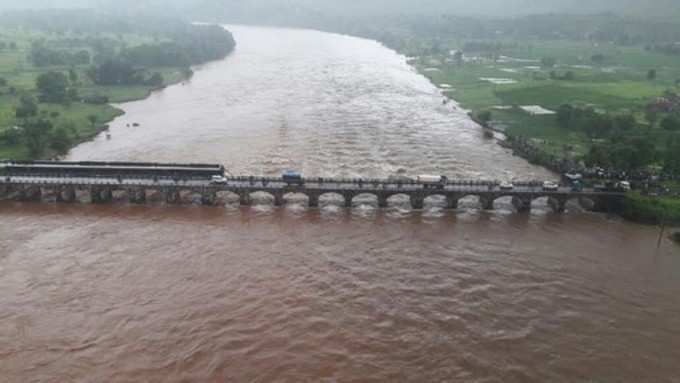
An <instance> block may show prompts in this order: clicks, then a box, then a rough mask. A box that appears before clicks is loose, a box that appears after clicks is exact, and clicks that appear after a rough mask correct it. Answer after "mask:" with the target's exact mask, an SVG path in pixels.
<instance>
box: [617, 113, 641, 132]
mask: <svg viewBox="0 0 680 383" xmlns="http://www.w3.org/2000/svg"><path fill="white" fill-rule="evenodd" d="M636 125H637V124H636V122H635V117H634V116H633V115H632V114H621V115H618V116H616V117H614V128H615V129H617V130H620V131H624V132H626V131H629V130H632V129H633V128H635V126H636Z"/></svg>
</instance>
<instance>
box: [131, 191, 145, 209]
mask: <svg viewBox="0 0 680 383" xmlns="http://www.w3.org/2000/svg"><path fill="white" fill-rule="evenodd" d="M128 198H129V201H130V203H132V204H136V205H141V204H144V203H146V190H144V189H141V188H140V189H138V188H134V189H128Z"/></svg>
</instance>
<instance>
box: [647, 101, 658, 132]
mask: <svg viewBox="0 0 680 383" xmlns="http://www.w3.org/2000/svg"><path fill="white" fill-rule="evenodd" d="M645 119H646V120H647V122H649V129H653V128H654V125H656V121H657V120H658V119H659V113H658V112H657V111H656V108H654V107H651V106H649V107H647V109H646V110H645Z"/></svg>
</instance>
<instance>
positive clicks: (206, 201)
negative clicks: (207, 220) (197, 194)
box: [201, 191, 217, 206]
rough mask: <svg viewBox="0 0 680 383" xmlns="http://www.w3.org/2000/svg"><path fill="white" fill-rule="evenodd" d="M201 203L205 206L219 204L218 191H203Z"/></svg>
mask: <svg viewBox="0 0 680 383" xmlns="http://www.w3.org/2000/svg"><path fill="white" fill-rule="evenodd" d="M201 204H202V205H204V206H215V204H217V192H215V191H204V192H203V193H201Z"/></svg>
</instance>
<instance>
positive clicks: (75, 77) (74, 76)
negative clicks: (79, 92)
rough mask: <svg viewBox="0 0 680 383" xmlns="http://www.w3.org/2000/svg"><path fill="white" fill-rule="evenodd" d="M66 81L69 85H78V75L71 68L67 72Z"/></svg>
mask: <svg viewBox="0 0 680 383" xmlns="http://www.w3.org/2000/svg"><path fill="white" fill-rule="evenodd" d="M68 81H69V82H70V83H71V85H77V84H78V73H77V72H76V71H75V69H73V68H71V69H69V70H68Z"/></svg>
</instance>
